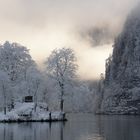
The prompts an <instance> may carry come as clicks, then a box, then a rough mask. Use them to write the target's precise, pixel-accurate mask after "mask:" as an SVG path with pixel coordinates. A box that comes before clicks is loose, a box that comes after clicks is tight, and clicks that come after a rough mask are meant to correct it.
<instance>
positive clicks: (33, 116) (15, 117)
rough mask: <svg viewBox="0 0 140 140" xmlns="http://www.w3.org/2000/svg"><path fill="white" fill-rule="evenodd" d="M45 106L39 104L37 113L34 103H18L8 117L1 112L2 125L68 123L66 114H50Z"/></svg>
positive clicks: (56, 112)
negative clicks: (16, 123)
mask: <svg viewBox="0 0 140 140" xmlns="http://www.w3.org/2000/svg"><path fill="white" fill-rule="evenodd" d="M43 105H44V104H43ZM43 105H42V104H38V106H37V108H36V111H35V110H34V106H35V104H34V103H18V104H17V105H16V106H15V109H13V110H11V111H9V112H7V113H6V115H5V114H4V112H0V123H1V122H7V123H12V122H54V121H66V118H65V112H61V111H51V112H50V111H47V110H46V107H44V106H43ZM43 107H44V108H43Z"/></svg>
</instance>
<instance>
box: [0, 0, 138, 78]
mask: <svg viewBox="0 0 140 140" xmlns="http://www.w3.org/2000/svg"><path fill="white" fill-rule="evenodd" d="M138 1H139V0H0V42H1V44H2V43H3V42H4V41H6V40H9V41H10V42H18V43H20V44H22V45H25V46H26V47H28V48H29V49H30V51H31V55H32V57H33V58H34V59H35V60H36V61H37V62H38V64H39V65H41V64H42V62H43V61H44V59H45V58H46V57H47V56H48V55H49V54H50V52H51V50H53V49H54V48H60V47H64V46H66V47H72V48H73V49H74V50H75V51H76V55H77V57H78V63H79V74H80V75H81V76H82V78H86V79H92V78H97V77H99V75H100V73H101V72H104V63H105V59H106V58H107V57H108V56H109V54H110V53H111V52H112V47H111V46H112V44H113V39H114V37H116V36H117V34H118V33H119V32H120V31H121V28H122V27H123V23H124V21H125V19H126V16H127V14H128V13H129V12H130V11H131V9H132V8H133V7H134V6H135V5H136V4H137V2H138Z"/></svg>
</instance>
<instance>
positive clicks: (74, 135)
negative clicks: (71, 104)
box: [0, 114, 140, 140]
mask: <svg viewBox="0 0 140 140" xmlns="http://www.w3.org/2000/svg"><path fill="white" fill-rule="evenodd" d="M67 117H68V119H69V121H68V122H66V123H60V122H59V123H52V124H50V123H20V124H16V123H13V124H0V140H140V117H139V116H94V115H92V114H76V115H74V114H70V115H68V116H67Z"/></svg>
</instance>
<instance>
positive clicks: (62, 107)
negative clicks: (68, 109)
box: [60, 84, 64, 112]
mask: <svg viewBox="0 0 140 140" xmlns="http://www.w3.org/2000/svg"><path fill="white" fill-rule="evenodd" d="M63 96H64V84H61V101H60V110H61V112H63V110H64V99H63V98H64V97H63Z"/></svg>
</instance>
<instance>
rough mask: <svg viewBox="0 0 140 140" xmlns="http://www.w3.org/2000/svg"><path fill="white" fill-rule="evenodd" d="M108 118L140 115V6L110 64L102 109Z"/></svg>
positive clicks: (122, 36) (107, 68) (119, 37)
mask: <svg viewBox="0 0 140 140" xmlns="http://www.w3.org/2000/svg"><path fill="white" fill-rule="evenodd" d="M101 110H102V111H103V112H104V113H107V114H111V113H113V114H140V6H138V7H136V9H134V10H133V11H132V12H131V14H130V15H129V16H128V18H127V20H126V23H125V25H124V29H123V31H122V33H121V34H120V35H119V36H118V38H117V39H116V40H115V44H114V50H113V55H112V56H110V57H109V58H108V59H107V61H106V75H105V89H104V97H103V102H102V109H101Z"/></svg>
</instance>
